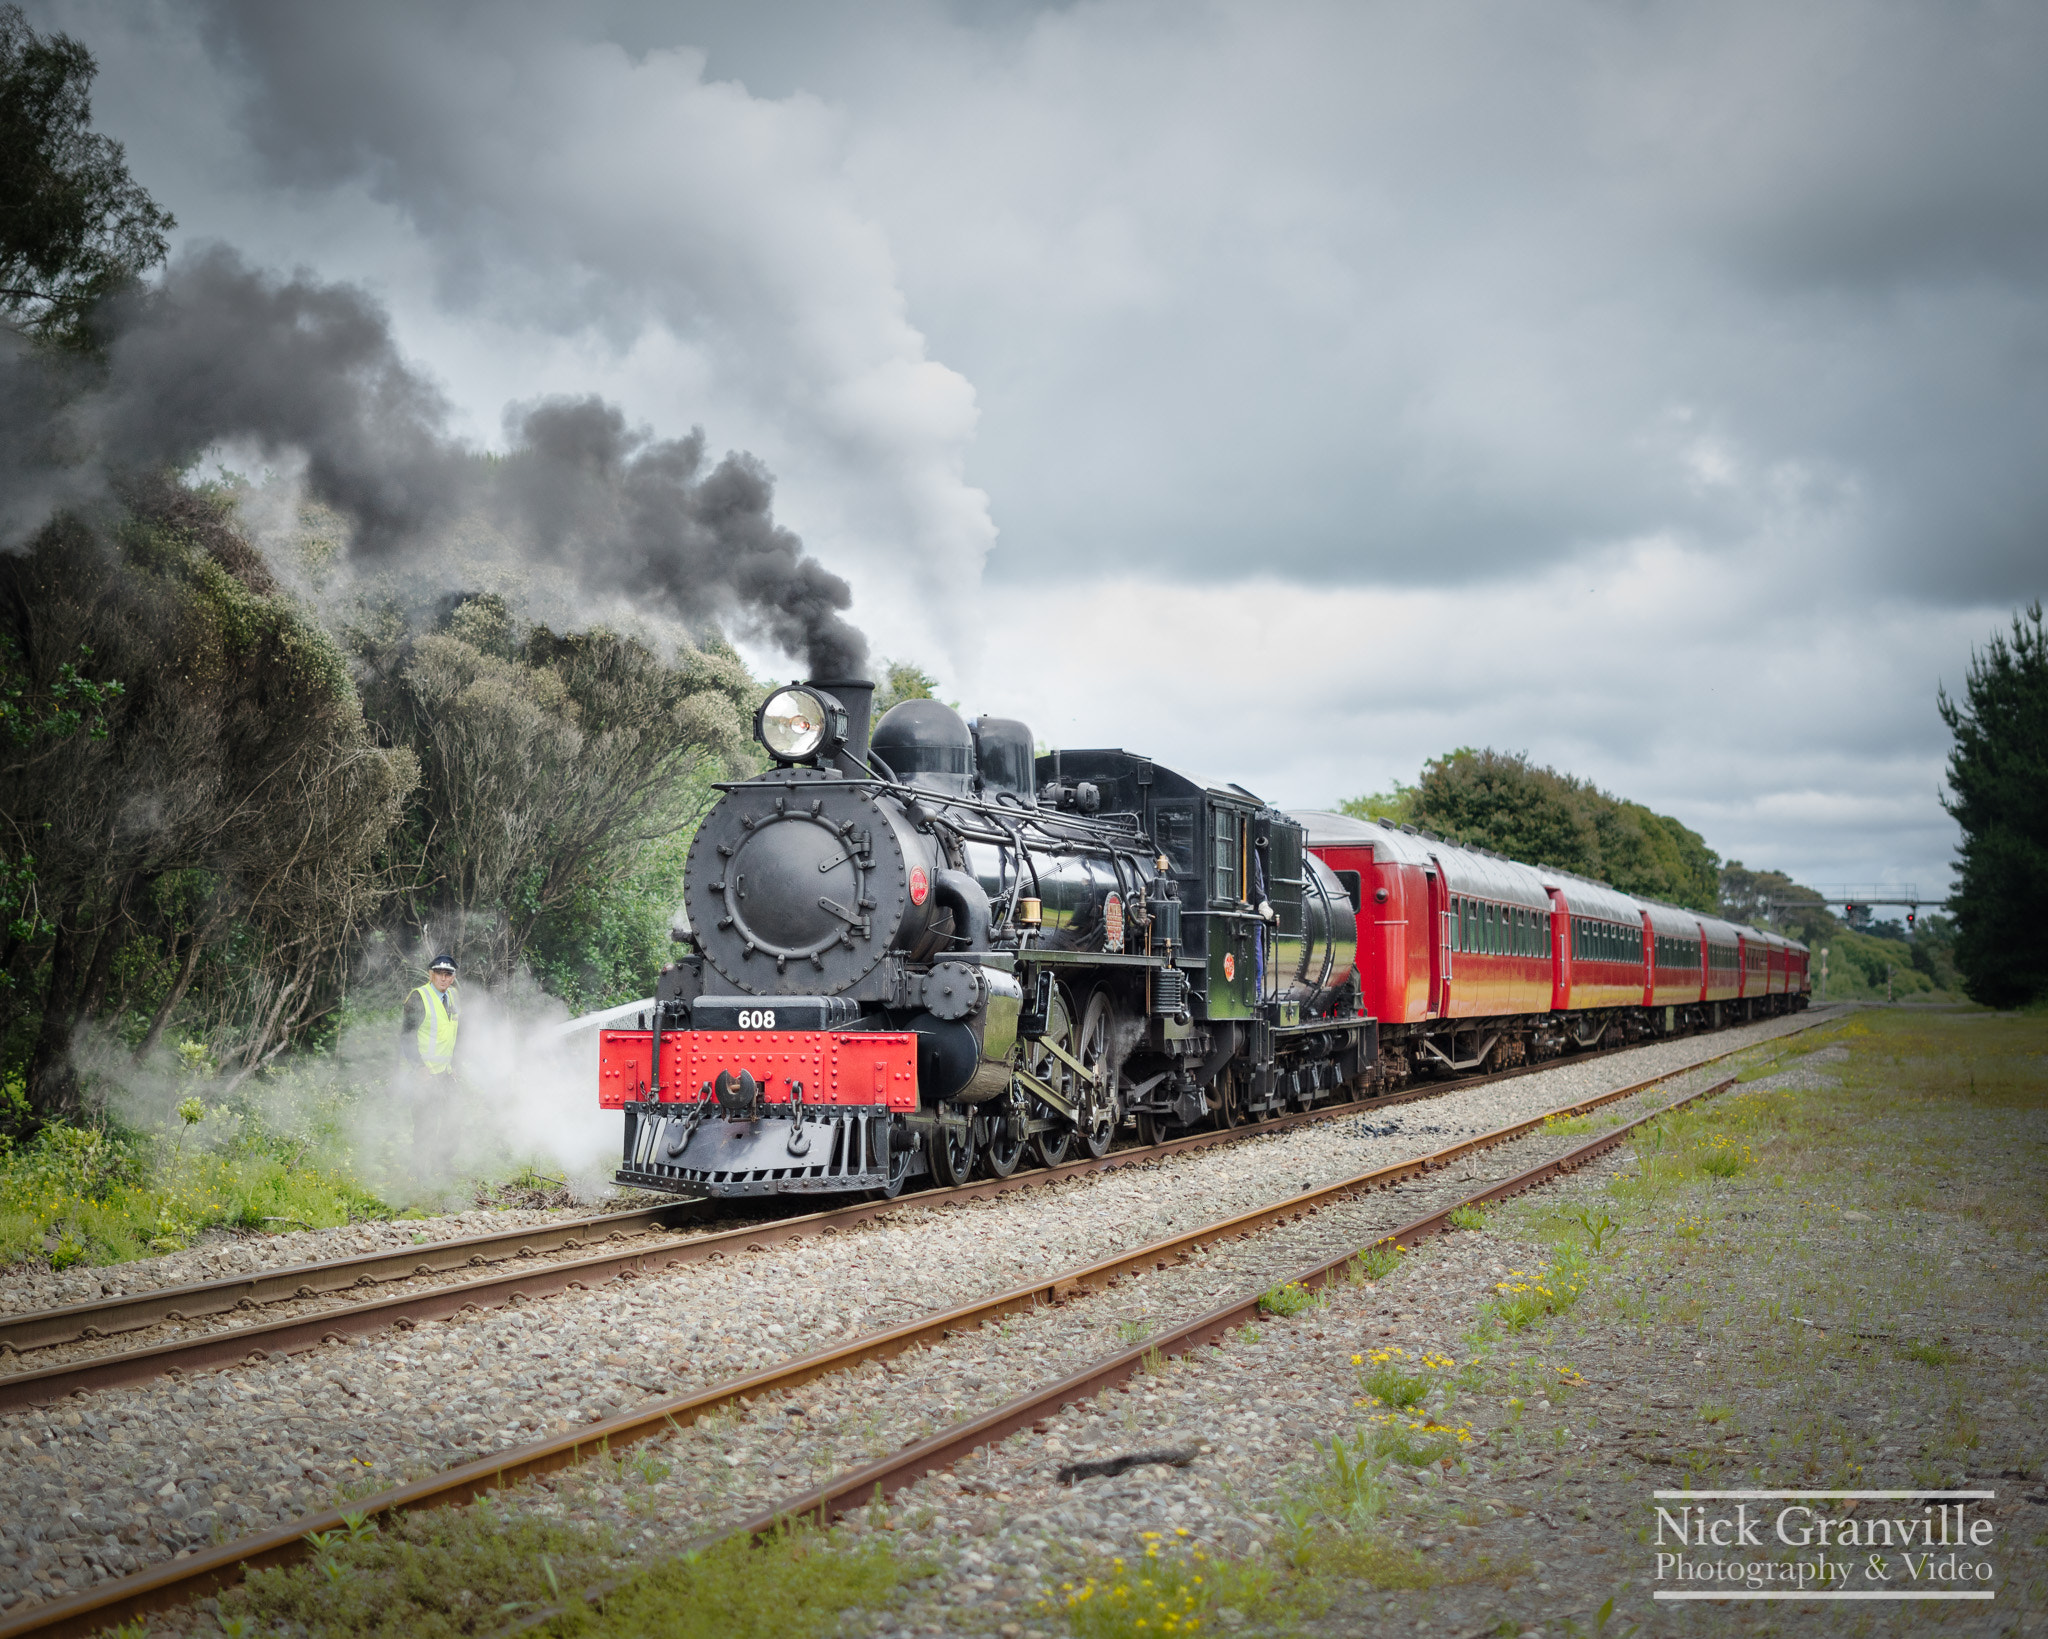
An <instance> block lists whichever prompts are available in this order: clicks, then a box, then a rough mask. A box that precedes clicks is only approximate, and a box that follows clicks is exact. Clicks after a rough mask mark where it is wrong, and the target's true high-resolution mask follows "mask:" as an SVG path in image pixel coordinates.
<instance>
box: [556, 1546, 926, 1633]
mask: <svg viewBox="0 0 2048 1639" xmlns="http://www.w3.org/2000/svg"><path fill="white" fill-rule="evenodd" d="M926 1574H928V1567H926V1566H924V1565H923V1564H921V1563H919V1564H913V1565H910V1566H907V1567H906V1566H905V1564H904V1563H903V1562H902V1561H901V1560H900V1559H898V1557H897V1555H896V1552H895V1550H894V1549H893V1548H892V1547H891V1546H890V1545H889V1544H888V1543H886V1542H862V1543H858V1544H855V1543H849V1542H846V1541H844V1540H835V1539H833V1538H830V1537H826V1536H821V1535H820V1534H819V1533H818V1532H816V1531H810V1530H790V1531H785V1532H782V1533H780V1534H779V1535H777V1536H775V1537H772V1538H770V1539H769V1540H768V1541H766V1542H764V1543H762V1544H761V1545H759V1546H758V1547H748V1546H746V1545H745V1544H743V1543H739V1542H723V1543H720V1544H719V1545H718V1546H717V1547H715V1548H711V1549H708V1550H706V1551H704V1552H703V1553H699V1554H693V1555H687V1556H685V1557H683V1558H680V1559H672V1560H670V1561H668V1562H667V1563H666V1564H663V1565H658V1566H656V1567H655V1568H654V1569H652V1570H649V1571H646V1572H643V1573H642V1574H640V1575H639V1576H636V1577H634V1578H633V1579H632V1580H631V1581H630V1582H628V1583H627V1584H626V1585H625V1586H624V1587H622V1588H620V1589H619V1590H618V1591H617V1592H615V1593H608V1594H606V1595H605V1596H604V1598H603V1599H602V1600H601V1601H600V1602H599V1603H598V1604H597V1605H595V1606H590V1605H587V1604H584V1603H583V1602H582V1601H580V1600H578V1601H576V1602H575V1604H574V1605H573V1606H572V1607H571V1609H570V1611H569V1612H568V1614H566V1615H564V1616H560V1617H557V1618H555V1619H554V1620H552V1621H550V1622H549V1623H547V1625H546V1626H545V1627H544V1628H543V1629H542V1630H541V1631H542V1632H544V1633H547V1634H551V1635H560V1636H563V1639H567V1636H570V1635H575V1636H576V1639H586V1636H587V1639H643V1636H644V1639H655V1636H659V1639H814V1636H815V1639H824V1636H825V1635H828V1634H836V1633H840V1632H842V1631H844V1627H845V1624H844V1620H843V1614H842V1613H844V1612H847V1611H873V1610H880V1609H881V1608H883V1607H884V1606H886V1605H888V1604H889V1603H890V1602H891V1601H892V1600H893V1599H894V1597H895V1596H896V1593H897V1591H898V1589H900V1588H901V1587H902V1586H903V1585H904V1583H905V1582H906V1581H908V1580H911V1579H912V1578H914V1577H919V1576H923V1575H926Z"/></svg>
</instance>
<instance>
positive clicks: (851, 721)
mask: <svg viewBox="0 0 2048 1639" xmlns="http://www.w3.org/2000/svg"><path fill="white" fill-rule="evenodd" d="M811 687H812V688H814V689H823V690H824V691H825V692H826V693H827V694H829V695H831V696H832V698H833V699H835V700H837V701H838V702H839V703H840V704H841V705H842V706H844V707H845V708H846V745H845V747H844V748H843V749H842V750H841V751H840V753H839V755H840V758H841V760H842V761H843V762H845V764H846V765H847V772H848V773H849V774H858V775H865V774H866V773H867V760H868V733H869V731H870V729H871V728H872V726H873V724H872V721H871V719H872V718H873V717H874V714H875V686H874V684H872V683H867V682H862V681H861V680H860V679H858V678H852V679H849V680H848V681H846V682H844V683H826V682H822V681H820V680H819V679H817V678H812V679H811Z"/></svg>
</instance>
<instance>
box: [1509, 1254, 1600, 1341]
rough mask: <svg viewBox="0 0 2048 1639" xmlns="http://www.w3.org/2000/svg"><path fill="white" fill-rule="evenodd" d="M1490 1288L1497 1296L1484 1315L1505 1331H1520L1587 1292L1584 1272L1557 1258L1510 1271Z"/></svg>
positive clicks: (1558, 1310)
mask: <svg viewBox="0 0 2048 1639" xmlns="http://www.w3.org/2000/svg"><path fill="white" fill-rule="evenodd" d="M1493 1289H1494V1290H1495V1291H1496V1292H1498V1293H1499V1294H1500V1296H1499V1297H1497V1298H1496V1299H1494V1300H1493V1301H1492V1302H1491V1303H1489V1304H1487V1305H1486V1310H1487V1312H1488V1313H1489V1314H1490V1315H1491V1316H1492V1317H1493V1318H1494V1319H1495V1320H1496V1321H1498V1322H1499V1323H1500V1324H1501V1325H1502V1326H1504V1327H1505V1328H1506V1329H1507V1330H1508V1331H1511V1332H1519V1331H1522V1330H1524V1329H1525V1328H1527V1327H1528V1326H1530V1325H1531V1324H1533V1323H1534V1322H1536V1321H1538V1320H1540V1319H1542V1318H1543V1317H1544V1316H1546V1315H1555V1314H1562V1313H1563V1312H1564V1311H1565V1310H1566V1309H1569V1308H1570V1307H1571V1306H1572V1305H1573V1304H1574V1303H1576V1302H1578V1300H1579V1295H1580V1293H1582V1292H1584V1291H1585V1289H1586V1273H1585V1269H1584V1266H1583V1265H1581V1264H1579V1263H1578V1262H1577V1261H1576V1260H1574V1259H1572V1258H1569V1257H1560V1258H1558V1259H1557V1261H1556V1262H1554V1263H1547V1264H1542V1265H1540V1266H1538V1267H1537V1268H1536V1269H1534V1270H1530V1271H1527V1272H1525V1271H1523V1270H1520V1269H1510V1270H1509V1271H1508V1278H1507V1279H1506V1280H1503V1281H1497V1282H1495V1283H1494V1288H1493Z"/></svg>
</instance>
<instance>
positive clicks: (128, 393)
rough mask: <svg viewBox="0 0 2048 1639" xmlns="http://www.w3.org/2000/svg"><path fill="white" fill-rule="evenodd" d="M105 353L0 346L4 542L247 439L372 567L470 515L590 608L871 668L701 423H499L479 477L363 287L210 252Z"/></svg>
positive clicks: (599, 419)
mask: <svg viewBox="0 0 2048 1639" xmlns="http://www.w3.org/2000/svg"><path fill="white" fill-rule="evenodd" d="M102 341H103V343H104V349H103V351H104V358H103V360H101V361H99V362H90V363H89V362H85V361H82V360H72V359H53V358H51V357H50V356H48V355H46V354H42V353H38V352H35V351H32V350H31V349H29V348H28V347H27V346H26V345H25V344H22V343H20V342H18V341H16V340H13V339H12V338H9V339H8V340H7V341H6V342H5V344H4V346H0V548H19V547H20V546H21V545H22V544H23V543H24V542H25V541H26V540H28V539H29V538H30V537H31V536H32V535H33V534H34V533H35V532H36V531H37V530H38V529H40V528H41V527H42V526H43V525H44V524H45V523H46V522H48V521H49V519H50V518H51V517H52V516H54V515H55V514H56V513H58V512H60V511H72V512H77V513H82V514H85V515H87V516H90V515H92V514H93V513H94V512H96V511H97V510H100V509H102V508H105V507H106V506H108V505H109V503H110V502H111V500H112V498H113V497H114V496H115V495H116V494H117V492H118V490H119V488H120V486H121V485H122V484H123V482H124V481H128V480H132V479H134V478H137V477H141V476H144V475H147V474H151V473H155V472H160V471H162V470H164V469H165V468H172V469H183V468H184V467H186V466H189V465H190V464H191V463H192V462H193V461H194V460H196V459H197V458H198V457H199V456H200V455H202V454H203V453H204V452H205V451H206V450H208V449H210V448H212V447H213V446H215V445H217V444H222V443H236V444H245V445H253V446H254V447H256V448H257V449H258V450H260V451H261V452H262V453H263V454H264V456H265V457H267V458H271V459H287V458H290V457H292V456H302V457H303V458H304V460H305V483H306V487H307V489H308V491H309V492H310V493H311V494H312V495H313V496H314V497H315V498H316V499H318V500H320V501H323V502H325V503H326V504H327V505H329V506H331V507H333V508H335V509H336V510H337V511H339V512H341V513H343V514H344V515H345V516H347V517H348V518H349V519H350V520H351V522H352V523H353V525H354V531H353V537H352V541H351V546H350V551H351V553H352V555H353V556H354V557H355V558H356V559H357V560H358V561H360V562H363V563H364V564H366V565H381V566H389V565H394V564H400V563H403V562H404V560H405V558H406V556H407V555H408V554H412V553H423V552H427V551H430V550H431V549H432V548H433V546H434V543H435V542H436V540H437V538H438V537H439V536H440V535H441V533H442V532H443V531H444V530H446V529H447V528H448V527H449V526H450V525H451V524H452V523H454V522H455V520H457V519H458V518H461V517H463V516H465V515H483V516H486V517H488V518H489V519H490V520H491V521H492V522H493V523H494V524H495V525H496V526H497V527H498V529H499V530H500V532H501V533H502V534H503V536H504V537H505V538H506V539H507V540H508V541H510V542H512V543H513V544H514V545H515V546H516V547H517V548H518V549H519V550H521V551H522V552H524V553H525V554H526V555H527V556H529V557H530V558H531V559H533V560H534V561H536V562H545V563H550V564H555V565H559V566H561V567H563V568H564V569H566V570H568V571H569V572H570V573H571V574H572V575H573V576H574V577H575V578H576V580H577V582H578V583H579V584H580V585H582V586H583V587H584V588H585V589H586V590H588V591H591V592H593V593H595V592H617V593H625V594H627V595H630V596H639V597H644V598H645V599H647V600H648V602H649V603H650V604H651V605H653V606H655V607H658V608H660V609H661V610H663V611H665V612H667V613H671V614H674V615H676V616H678V617H680V618H682V619H684V620H687V621H691V622H701V621H705V620H716V619H734V620H737V621H738V622H739V623H740V624H741V625H742V626H743V627H744V628H747V629H750V630H753V631H757V632H758V633H759V634H760V635H762V636H764V637H766V638H768V639H769V640H770V641H772V642H773V643H775V644H776V646H777V647H779V648H782V649H784V650H786V651H788V652H789V653H790V654H792V655H800V656H801V657H802V658H803V659H804V661H805V663H806V665H807V667H808V670H809V675H811V676H813V677H849V676H857V675H859V674H860V672H861V670H862V669H863V667H864V664H865V661H866V658H867V643H866V640H865V639H863V638H862V636H861V634H860V633H859V632H858V631H857V630H855V629H854V628H853V627H852V626H851V625H849V624H848V623H847V622H846V621H845V620H844V619H843V618H841V614H840V611H842V610H844V609H846V608H847V607H848V606H849V605H850V604H851V603H852V601H853V595H852V592H851V590H850V589H849V587H848V586H847V584H846V582H845V581H843V580H841V579H840V578H839V577H838V576H836V575H834V574H831V573H830V572H828V571H827V570H826V569H824V568H823V567H822V566H821V565H820V564H819V563H818V562H817V561H816V560H815V559H813V558H809V557H806V556H805V555H804V550H803V543H802V542H801V541H800V540H799V539H798V538H797V537H796V535H795V534H793V533H792V532H791V531H789V530H788V529H785V528H783V527H782V526H781V525H779V524H777V523H776V522H775V519H774V515H773V510H772V506H771V503H772V500H773V484H772V481H771V479H770V477H769V475H768V473H767V472H766V471H765V470H764V469H763V468H762V466H761V465H760V463H759V462H758V461H756V460H754V459H753V457H751V456H748V455H736V454H735V455H727V456H726V457H724V459H722V460H720V461H719V462H718V463H717V464H716V465H715V466H713V465H709V463H708V462H707V458H706V455H705V444H704V435H703V432H702V431H701V429H700V430H696V431H693V432H691V433H690V434H689V436H688V437H685V438H676V439H656V438H654V437H653V436H652V435H650V434H648V433H646V432H644V431H636V430H634V429H632V428H630V427H628V425H627V423H626V419H625V417H624V415H623V414H622V413H621V412H620V411H619V410H617V409H616V408H614V407H613V406H611V405H608V404H605V403H603V402H602V401H601V400H599V399H597V398H594V397H592V398H583V399H553V400H547V401H543V402H541V403H538V404H533V405H527V406H524V407H520V408H516V409H515V410H513V411H511V412H508V414H507V417H506V432H507V434H508V436H509V438H510V439H511V449H510V451H509V453H508V455H507V457H506V459H504V460H502V461H497V462H490V461H485V460H483V459H481V458H480V456H479V455H478V453H477V452H476V451H474V450H472V449H470V448H468V447H467V446H465V445H464V444H462V443H460V442H459V441H458V440H456V439H455V438H453V437H452V436H451V435H450V434H449V432H448V427H447V423H448V406H447V403H446V401H445V400H444V399H443V398H442V397H441V395H440V393H439V392H438V391H437V390H436V389H435V388H434V387H433V386H432V384H431V383H429V382H427V381H425V380H423V379H422V378H421V377H420V376H419V375H418V374H417V373H416V372H415V371H414V370H413V369H412V368H411V367H410V366H408V365H407V364H406V362H405V360H404V359H403V358H402V357H401V356H400V354H399V351H398V347H397V344H396V342H395V340H394V339H393V337H392V334H391V328H390V323H389V320H388V319H387V317H386V315H385V314H384V312H383V310H382V309H381V308H380V307H378V306H377V305H376V304H375V303H374V302H373V301H372V300H371V299H370V298H369V297H368V296H367V295H366V294H365V293H364V292H362V291H361V290H358V289H355V288H353V287H351V286H348V285H335V284H322V283H320V282H318V281H316V280H314V279H312V278H311V277H310V276H308V275H305V274H300V275H298V276H296V277H294V278H291V279H285V280H280V279H277V278H274V277H272V276H270V275H268V274H265V273H263V272H261V271H259V270H257V269H253V268H251V267H249V266H247V265H246V264H245V263H244V262H243V261H242V260H241V258H240V257H239V256H237V255H236V254H235V252H234V251H232V250H230V249H228V248H226V247H224V246H215V247H211V248H209V249H205V250H202V251H199V252H197V253H196V254H193V255H191V256H187V257H185V258H182V259H181V260H180V261H179V262H178V263H177V264H176V265H174V266H173V267H172V268H171V270H170V271H169V272H168V273H167V274H166V276H165V278H164V280H163V282H162V283H161V284H160V285H159V286H157V287H156V288H154V289H151V290H147V291H139V292H136V293H134V294H132V295H130V296H128V297H126V298H123V299H122V300H121V301H119V302H117V303H115V304H112V305H111V306H110V307H109V309H108V310H107V311H106V312H105V314H104V315H103V316H102Z"/></svg>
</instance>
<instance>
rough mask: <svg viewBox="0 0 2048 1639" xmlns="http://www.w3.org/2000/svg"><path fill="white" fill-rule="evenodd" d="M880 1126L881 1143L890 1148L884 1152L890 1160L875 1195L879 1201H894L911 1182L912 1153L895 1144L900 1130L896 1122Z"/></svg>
mask: <svg viewBox="0 0 2048 1639" xmlns="http://www.w3.org/2000/svg"><path fill="white" fill-rule="evenodd" d="M879 1125H880V1127H881V1142H882V1143H884V1144H886V1145H887V1146H888V1148H887V1149H886V1150H884V1151H883V1153H884V1154H885V1155H886V1156H887V1157H888V1159H887V1161H886V1162H885V1163H884V1167H885V1170H884V1173H883V1182H882V1183H881V1184H880V1185H879V1186H877V1188H876V1189H875V1192H874V1193H875V1196H876V1198H877V1199H879V1200H883V1201H893V1200H895V1199H896V1197H897V1196H899V1195H901V1194H902V1193H903V1186H904V1185H905V1184H906V1183H908V1182H909V1181H910V1157H911V1153H912V1152H911V1151H910V1149H909V1148H907V1147H905V1148H898V1147H897V1145H896V1143H895V1142H894V1140H895V1135H896V1132H897V1130H898V1129H897V1127H896V1124H895V1122H893V1121H884V1122H881V1123H879Z"/></svg>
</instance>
